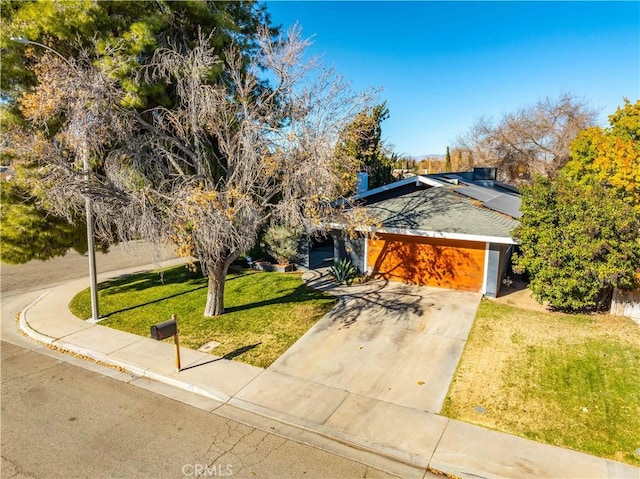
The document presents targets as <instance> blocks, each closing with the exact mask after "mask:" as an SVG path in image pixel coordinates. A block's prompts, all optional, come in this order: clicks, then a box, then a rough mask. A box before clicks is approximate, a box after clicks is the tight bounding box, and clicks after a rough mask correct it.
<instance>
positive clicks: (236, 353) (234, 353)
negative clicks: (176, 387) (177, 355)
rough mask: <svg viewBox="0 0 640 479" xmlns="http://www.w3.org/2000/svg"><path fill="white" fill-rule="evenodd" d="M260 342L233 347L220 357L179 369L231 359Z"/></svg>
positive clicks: (258, 344)
mask: <svg viewBox="0 0 640 479" xmlns="http://www.w3.org/2000/svg"><path fill="white" fill-rule="evenodd" d="M261 344H262V342H259V343H255V344H249V345H248V346H242V347H241V348H238V349H234V350H233V351H231V352H230V353H227V354H225V355H224V356H222V357H220V358H215V359H212V360H210V361H205V362H204V363H198V364H193V365H191V366H187V367H186V368H182V369H180V371H186V370H187V369H193V368H198V367H200V366H205V365H207V364H211V363H215V362H218V361H220V360H222V359H227V360H229V361H231V360H233V359H235V358H237V357H238V356H242V355H243V354H244V353H247V352H249V351H251V350H252V349H255V348H257V347H258V346H260V345H261Z"/></svg>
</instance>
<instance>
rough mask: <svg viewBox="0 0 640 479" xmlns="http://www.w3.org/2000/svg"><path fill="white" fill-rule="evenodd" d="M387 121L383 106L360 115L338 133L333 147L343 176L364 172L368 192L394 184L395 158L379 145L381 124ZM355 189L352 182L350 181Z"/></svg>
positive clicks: (386, 111) (384, 105) (382, 104)
mask: <svg viewBox="0 0 640 479" xmlns="http://www.w3.org/2000/svg"><path fill="white" fill-rule="evenodd" d="M387 118H389V109H388V108H387V104H386V102H384V103H381V104H380V105H376V106H374V107H373V108H370V109H367V110H365V111H362V112H361V113H359V114H358V115H356V117H355V118H354V120H353V122H352V123H351V124H349V125H348V126H347V127H346V128H345V129H344V131H343V132H342V134H341V136H340V139H339V141H338V144H337V146H336V156H337V157H338V158H339V161H340V162H341V165H340V167H341V168H342V169H343V170H344V171H345V172H346V174H352V173H353V172H354V171H366V172H367V173H368V174H369V188H370V189H372V188H377V187H378V186H382V185H386V184H388V183H391V182H393V181H394V178H393V175H392V174H391V173H392V171H393V165H394V163H396V159H397V157H396V156H394V155H391V154H389V153H388V152H386V151H385V148H384V144H383V142H382V122H383V121H384V120H386V119H387ZM352 183H353V184H352V186H351V188H353V187H354V186H355V178H353V179H352Z"/></svg>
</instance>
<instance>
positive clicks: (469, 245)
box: [331, 168, 521, 297]
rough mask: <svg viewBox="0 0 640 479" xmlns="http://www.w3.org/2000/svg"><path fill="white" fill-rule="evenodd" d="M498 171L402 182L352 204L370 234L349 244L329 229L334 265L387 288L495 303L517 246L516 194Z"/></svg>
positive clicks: (339, 231) (336, 227)
mask: <svg viewBox="0 0 640 479" xmlns="http://www.w3.org/2000/svg"><path fill="white" fill-rule="evenodd" d="M496 173H497V171H496V168H475V169H474V170H473V171H470V172H460V173H440V174H433V175H423V176H415V177H411V178H406V179H403V180H400V181H397V182H395V183H391V184H389V185H385V186H382V187H380V188H376V189H373V190H370V191H366V192H363V193H360V194H359V195H357V196H356V197H354V198H353V199H354V201H355V202H356V203H358V204H360V205H362V207H363V208H364V209H365V211H366V212H367V213H368V215H369V216H371V217H373V218H375V220H376V222H377V226H376V227H371V228H362V229H360V230H358V234H357V237H356V238H353V237H348V236H347V235H346V234H345V232H344V225H341V224H332V225H331V228H332V236H333V239H334V260H340V259H342V258H349V259H351V261H352V263H353V264H354V265H355V266H356V267H357V268H358V269H359V270H360V271H361V272H363V273H370V274H374V275H377V276H381V277H384V278H387V279H389V280H392V281H402V282H406V283H411V284H421V285H428V286H437V287H443V288H451V289H458V290H463V291H477V292H481V293H483V294H485V295H487V296H490V297H495V296H497V294H498V293H499V291H500V287H501V285H502V280H503V279H504V276H505V274H506V272H507V271H508V268H509V265H510V262H511V254H512V252H513V249H514V246H515V245H516V244H517V241H516V240H514V239H513V237H512V236H511V234H512V231H513V229H514V228H515V227H516V226H517V225H518V218H519V217H520V216H521V213H520V195H519V193H518V191H517V190H516V189H515V188H514V187H512V186H509V185H506V184H503V183H500V182H498V181H496Z"/></svg>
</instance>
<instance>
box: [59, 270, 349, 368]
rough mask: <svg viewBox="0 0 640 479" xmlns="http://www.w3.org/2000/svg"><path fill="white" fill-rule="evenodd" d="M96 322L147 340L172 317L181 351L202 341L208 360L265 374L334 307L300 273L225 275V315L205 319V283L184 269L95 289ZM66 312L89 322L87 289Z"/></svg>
mask: <svg viewBox="0 0 640 479" xmlns="http://www.w3.org/2000/svg"><path fill="white" fill-rule="evenodd" d="M98 291H99V302H100V314H101V316H103V317H106V318H107V319H105V320H104V321H102V322H101V323H100V324H101V325H104V326H109V327H111V328H114V329H120V330H122V331H127V332H130V333H134V334H138V335H140V336H147V337H150V332H149V330H150V327H151V325H153V324H155V323H158V322H160V321H164V320H166V319H169V318H170V317H171V315H172V314H174V313H175V314H177V317H178V325H179V328H180V345H181V346H184V347H187V348H191V349H198V348H199V347H201V346H203V345H204V344H205V343H207V342H209V341H217V342H218V343H220V346H218V347H217V348H215V349H214V350H213V351H211V352H212V354H215V355H217V356H225V355H226V357H228V358H231V359H237V360H239V361H242V362H245V363H248V364H252V365H254V366H258V367H262V368H265V367H267V366H269V365H270V364H271V363H273V362H274V361H275V360H276V359H277V358H278V357H280V356H281V355H282V353H284V351H286V350H287V349H288V348H289V347H290V346H291V345H292V344H293V343H294V342H295V341H296V340H297V339H298V338H299V337H300V336H302V335H303V334H304V333H305V332H306V331H307V330H308V329H309V328H310V327H311V326H312V325H313V324H314V323H315V322H316V321H317V320H318V319H320V318H321V317H322V316H324V314H326V313H327V311H329V310H330V309H331V308H332V307H333V306H334V305H335V303H336V299H335V298H334V297H332V296H329V295H327V294H324V293H320V292H317V291H314V290H312V289H311V288H308V287H307V286H306V285H305V284H304V283H303V282H302V280H301V279H300V274H299V273H260V272H256V271H251V270H249V271H244V272H241V273H237V274H230V275H229V276H228V278H227V283H226V286H225V310H226V312H225V314H224V315H222V316H220V317H217V318H204V317H203V312H204V306H205V302H206V295H207V279H206V278H203V277H197V276H196V275H195V274H193V273H191V272H189V271H188V270H187V268H186V267H185V266H177V267H174V268H171V269H168V270H166V271H164V273H163V274H162V276H161V275H160V274H159V273H158V272H157V271H156V272H149V273H143V274H138V275H135V276H130V277H127V278H121V279H113V280H111V281H107V282H104V283H100V285H99V288H98ZM69 308H70V309H71V311H72V312H73V313H74V314H75V315H76V316H78V317H79V318H82V319H86V318H89V317H91V303H90V297H89V290H88V289H87V290H85V291H82V292H81V293H79V294H78V295H77V296H76V297H75V298H74V299H73V300H72V301H71V303H70V305H69Z"/></svg>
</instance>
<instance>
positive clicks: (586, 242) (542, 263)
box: [514, 177, 640, 311]
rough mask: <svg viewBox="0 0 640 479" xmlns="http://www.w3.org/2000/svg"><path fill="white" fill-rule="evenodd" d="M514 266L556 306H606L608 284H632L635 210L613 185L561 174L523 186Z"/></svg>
mask: <svg viewBox="0 0 640 479" xmlns="http://www.w3.org/2000/svg"><path fill="white" fill-rule="evenodd" d="M521 210H522V213H523V217H522V219H521V224H520V226H519V227H518V228H517V229H516V230H515V231H514V235H515V237H516V238H517V239H518V240H519V241H520V243H521V252H520V254H518V255H516V257H515V266H516V269H517V270H519V271H521V272H522V271H526V272H527V273H528V274H529V277H530V284H529V287H530V289H531V292H532V294H533V296H534V297H535V298H536V299H537V300H538V301H539V302H544V301H548V302H549V303H550V305H551V306H552V307H554V308H556V309H560V310H569V311H580V310H601V309H605V308H606V307H608V304H609V302H610V299H611V292H612V291H613V288H621V289H633V288H635V287H637V273H638V271H640V239H639V238H640V236H639V235H638V231H640V214H638V213H637V212H635V211H634V209H633V208H632V206H631V205H630V204H629V203H628V202H626V201H624V200H623V199H621V198H620V196H619V195H617V194H616V192H615V191H613V190H611V189H607V188H605V187H603V186H602V185H599V184H596V185H589V186H584V185H580V184H576V183H574V182H572V181H570V180H568V179H566V178H564V177H560V178H558V179H556V180H555V181H552V180H550V179H548V178H544V177H538V178H537V179H536V181H535V182H534V183H533V185H531V186H527V187H524V188H523V191H522V206H521Z"/></svg>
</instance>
